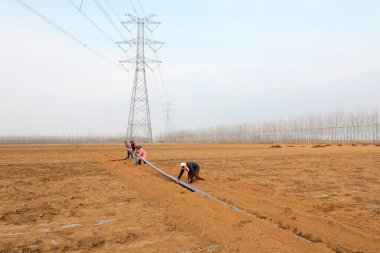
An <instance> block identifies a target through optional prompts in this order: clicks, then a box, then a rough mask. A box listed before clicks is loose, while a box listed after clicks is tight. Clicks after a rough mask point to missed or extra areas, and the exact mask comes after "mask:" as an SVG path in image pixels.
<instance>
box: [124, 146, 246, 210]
mask: <svg viewBox="0 0 380 253" xmlns="http://www.w3.org/2000/svg"><path fill="white" fill-rule="evenodd" d="M132 154H133V153H132ZM133 155H134V156H137V157H138V158H139V159H141V160H143V161H144V162H145V163H146V164H147V165H148V166H149V167H151V168H152V169H154V170H156V171H157V172H158V173H160V174H161V175H163V176H165V177H167V178H169V179H170V180H172V181H174V182H176V181H177V178H175V177H173V176H172V175H170V174H168V173H166V172H165V171H163V170H161V169H160V168H158V167H157V166H155V165H153V164H152V163H150V162H149V161H147V160H146V159H144V158H142V157H141V156H139V155H138V154H133ZM178 184H179V185H181V186H182V187H184V188H186V189H188V190H190V191H192V192H197V193H199V194H202V195H203V196H205V197H206V198H210V199H214V200H216V201H218V202H220V203H222V204H224V205H228V206H229V207H230V208H231V209H233V210H235V211H241V209H240V208H238V207H236V206H234V205H231V204H229V203H227V202H226V201H224V200H221V199H218V198H217V197H214V196H213V195H211V194H208V193H207V192H204V191H202V190H199V189H197V188H195V187H193V186H191V185H189V184H186V183H185V182H183V181H181V180H180V181H179V182H178Z"/></svg>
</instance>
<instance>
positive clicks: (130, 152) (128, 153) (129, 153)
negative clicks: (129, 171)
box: [124, 141, 133, 160]
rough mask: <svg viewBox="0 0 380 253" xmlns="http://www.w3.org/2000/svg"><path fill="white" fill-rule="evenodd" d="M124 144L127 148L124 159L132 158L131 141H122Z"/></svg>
mask: <svg viewBox="0 0 380 253" xmlns="http://www.w3.org/2000/svg"><path fill="white" fill-rule="evenodd" d="M124 145H125V149H126V150H127V157H126V158H125V160H128V159H129V158H133V156H132V145H131V143H128V141H124Z"/></svg>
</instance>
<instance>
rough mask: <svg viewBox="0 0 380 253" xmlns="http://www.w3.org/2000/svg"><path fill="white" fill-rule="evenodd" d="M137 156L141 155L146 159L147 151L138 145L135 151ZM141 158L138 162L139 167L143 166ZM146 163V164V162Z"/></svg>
mask: <svg viewBox="0 0 380 253" xmlns="http://www.w3.org/2000/svg"><path fill="white" fill-rule="evenodd" d="M135 155H139V156H140V157H141V158H144V159H146V151H145V150H144V149H143V148H142V147H141V145H137V146H136V150H135ZM140 157H138V158H139V160H138V162H137V163H138V165H141V159H140ZM144 163H145V164H146V162H145V161H144Z"/></svg>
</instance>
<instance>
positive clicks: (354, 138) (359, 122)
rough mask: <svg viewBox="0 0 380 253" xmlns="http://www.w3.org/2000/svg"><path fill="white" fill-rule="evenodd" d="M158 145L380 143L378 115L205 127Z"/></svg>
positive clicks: (169, 136)
mask: <svg viewBox="0 0 380 253" xmlns="http://www.w3.org/2000/svg"><path fill="white" fill-rule="evenodd" d="M158 139H159V141H162V142H184V143H187V142H189V143H195V142H223V143H275V142H278V143H290V142H292V143H296V142H302V143H310V142H380V114H379V113H378V112H377V111H376V112H372V113H350V114H347V113H342V112H337V113H334V114H329V115H317V114H310V115H308V116H306V117H300V118H295V119H288V120H283V119H277V120H270V121H264V122H260V123H251V124H248V123H244V124H237V125H233V126H218V127H205V128H199V129H192V130H182V131H177V132H176V133H173V134H162V135H160V136H159V138H158Z"/></svg>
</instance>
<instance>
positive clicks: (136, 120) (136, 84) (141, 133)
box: [119, 14, 164, 143]
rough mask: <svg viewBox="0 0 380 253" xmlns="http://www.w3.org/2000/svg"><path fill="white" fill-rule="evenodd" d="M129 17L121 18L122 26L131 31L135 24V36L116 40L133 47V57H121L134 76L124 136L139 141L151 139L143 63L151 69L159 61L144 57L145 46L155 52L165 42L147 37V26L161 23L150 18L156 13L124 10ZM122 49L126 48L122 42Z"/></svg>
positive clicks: (154, 26)
mask: <svg viewBox="0 0 380 253" xmlns="http://www.w3.org/2000/svg"><path fill="white" fill-rule="evenodd" d="M127 16H128V17H129V18H130V20H128V21H125V22H122V24H123V26H124V27H125V28H126V29H127V30H128V31H129V32H130V33H131V32H132V31H133V30H134V29H136V28H137V37H136V38H133V39H130V40H125V41H122V42H119V45H127V46H129V48H131V47H134V46H135V47H136V57H135V58H129V59H126V60H124V61H120V63H121V64H123V63H129V64H134V65H135V76H134V81H133V90H132V96H131V105H130V109H129V118H128V128H127V138H128V139H129V140H132V139H139V140H140V141H146V142H150V143H151V142H153V135H152V125H151V120H150V108H149V99H148V87H147V83H146V73H145V67H147V68H149V69H150V70H151V71H154V70H155V69H156V68H157V67H158V64H160V63H161V62H160V61H158V60H154V59H151V58H148V57H146V55H145V53H146V52H145V48H146V47H145V46H149V48H150V49H151V50H153V52H154V53H157V51H158V50H159V49H160V48H161V47H162V46H163V44H164V43H162V42H159V41H154V40H151V39H148V38H146V33H145V32H146V29H148V30H149V31H150V32H151V33H153V31H154V30H155V29H156V28H157V27H158V26H159V25H160V23H159V22H157V21H154V20H152V18H154V17H155V15H153V14H152V15H150V16H147V17H138V16H134V15H132V14H127ZM121 47H122V48H123V49H124V51H125V52H127V51H128V49H129V48H128V49H125V48H124V47H123V46H121Z"/></svg>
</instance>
